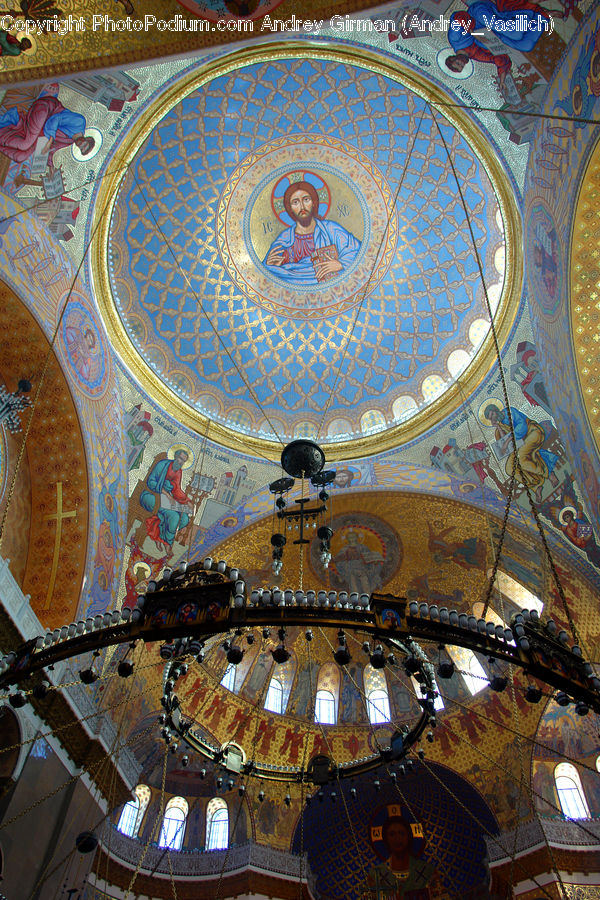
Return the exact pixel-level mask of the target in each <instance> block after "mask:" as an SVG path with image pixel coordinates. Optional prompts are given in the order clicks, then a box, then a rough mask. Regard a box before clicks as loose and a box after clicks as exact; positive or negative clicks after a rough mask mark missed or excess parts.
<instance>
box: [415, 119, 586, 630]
mask: <svg viewBox="0 0 600 900" xmlns="http://www.w3.org/2000/svg"><path fill="white" fill-rule="evenodd" d="M428 105H429V109H430V111H431V115H432V118H433V120H434V122H435V124H436V128H437V130H438V134H439V135H440V138H441V140H442V142H443V144H444V148H445V150H446V154H447V156H448V161H449V163H450V166H451V168H452V172H453V174H454V180H455V182H456V187H457V190H458V193H459V195H460V201H461V204H462V207H463V210H464V213H465V219H466V222H467V226H468V229H469V234H470V236H471V241H472V244H473V252H474V254H475V258H476V261H477V268H478V269H479V275H480V279H481V284H482V287H483V294H484V297H485V302H486V306H487V309H488V315H489V317H490V330H491V332H492V337H493V342H494V350H495V352H496V361H497V364H498V371H499V373H500V383H501V385H502V396H503V398H504V403H505V408H506V415H507V418H508V426H509V430H510V435H511V439H512V445H513V454H514V457H515V460H516V465H517V469H518V471H519V475H520V478H521V482H522V484H523V486H524V488H525V492H526V494H527V499H528V501H529V506H530V508H531V512H532V515H533V518H534V519H535V523H536V526H537V529H538V532H539V535H540V539H541V541H542V545H543V547H544V552H545V553H546V556H547V558H548V561H549V563H550V567H551V569H552V574H553V576H554V583H555V585H556V589H557V591H558V595H559V597H560V600H561V603H562V606H563V609H564V611H565V614H566V616H567V621H568V623H569V627H570V628H571V632H572V634H573V637H574V638H575V641H576V642H577V644H579V646H583V645H582V644H581V640H580V637H579V634H578V631H577V628H576V626H575V623H574V621H573V618H572V616H571V611H570V609H569V606H568V604H567V600H566V597H565V593H564V590H563V586H562V582H561V580H560V577H559V575H558V571H557V569H556V566H555V564H554V560H553V558H552V554H551V552H550V547H549V545H548V542H547V540H546V535H545V533H544V528H543V526H542V522H541V520H540V517H539V514H538V511H537V507H536V505H535V502H534V500H533V496H532V494H531V490H530V488H529V484H528V483H527V478H526V476H525V473H524V472H523V468H522V466H521V461H520V459H519V456H518V452H517V451H518V448H517V437H516V434H515V427H514V422H513V418H512V411H511V408H510V402H509V398H508V387H507V383H506V374H505V372H504V365H503V363H502V354H501V352H500V345H499V343H498V335H497V333H496V328H495V325H494V315H493V312H492V307H491V304H490V299H489V296H488V291H487V285H486V282H485V276H484V273H483V266H482V263H481V256H480V254H479V248H478V246H477V241H476V239H475V234H474V233H473V225H472V223H471V218H470V216H469V212H468V207H467V204H466V200H465V196H464V192H463V189H462V185H461V183H460V181H459V179H458V173H457V171H456V167H455V165H454V160H453V159H452V156H451V154H450V149H449V147H448V144H447V142H446V138H445V136H444V133H443V130H442V128H441V126H440V124H439V122H438V120H437V118H436V116H435V113H434V111H433V108H432V107H431V104H428Z"/></svg>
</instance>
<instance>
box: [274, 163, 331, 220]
mask: <svg viewBox="0 0 600 900" xmlns="http://www.w3.org/2000/svg"><path fill="white" fill-rule="evenodd" d="M300 181H307V182H308V183H309V184H312V186H313V187H314V189H315V190H316V192H317V197H318V198H319V209H318V214H319V217H320V218H324V217H325V216H326V215H327V213H328V212H329V207H330V206H331V193H330V191H329V187H328V185H327V182H326V181H324V179H323V178H322V177H321V176H320V175H317V173H316V172H313V171H311V170H310V169H294V171H293V172H287V173H286V174H285V175H283V176H282V177H281V178H279V179H278V180H277V181H276V182H275V184H274V185H273V190H272V191H271V209H272V210H273V212H274V213H275V215H276V216H277V218H278V219H279V221H280V222H282V223H283V224H284V225H285V226H286V228H288V227H289V226H290V225H295V222H294V220H293V219H292V218H291V216H289V215H288V214H287V212H286V210H285V207H284V205H283V195H284V194H285V192H286V190H287V189H288V187H289V186H290V184H294V183H295V182H300Z"/></svg>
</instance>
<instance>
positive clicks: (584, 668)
mask: <svg viewBox="0 0 600 900" xmlns="http://www.w3.org/2000/svg"><path fill="white" fill-rule="evenodd" d="M292 626H298V627H302V628H306V629H311V628H312V627H319V628H328V629H337V630H338V632H339V633H340V634H341V635H344V634H345V632H346V631H352V632H360V633H362V634H365V635H367V636H372V637H373V639H374V640H376V641H378V642H379V644H380V645H382V646H383V645H385V646H386V647H387V648H389V649H390V650H391V651H392V653H393V654H395V653H397V654H399V655H400V656H401V657H402V659H400V660H396V659H393V661H391V660H390V658H389V656H388V659H387V660H386V661H385V664H387V665H389V664H392V665H398V664H399V665H403V666H404V669H405V671H406V672H407V674H411V675H412V674H417V675H418V680H420V681H421V690H422V694H423V697H422V698H421V700H420V701H419V702H420V705H421V707H422V712H421V714H420V716H419V718H418V721H417V722H416V724H414V726H413V727H412V729H408V727H407V726H405V728H404V729H403V730H402V731H397V732H395V733H394V734H393V735H392V738H391V741H390V746H389V747H386V748H383V749H382V750H381V751H380V753H378V754H374V755H373V756H372V757H369V758H364V759H360V760H354V761H352V762H351V763H348V764H341V765H339V766H336V764H335V763H334V762H333V761H332V760H327V759H326V758H325V759H326V762H323V761H322V762H321V764H320V766H315V765H314V761H313V765H312V769H311V764H310V762H309V765H308V766H307V768H306V770H302V769H292V768H289V767H287V768H286V767H276V766H270V765H268V764H266V763H260V762H257V761H256V760H247V761H244V762H243V764H241V765H238V764H239V760H236V761H235V762H234V761H233V757H234V756H235V754H231V758H230V767H229V768H230V771H234V768H233V767H234V766H236V767H237V768H236V769H235V771H237V772H241V773H242V774H246V775H252V776H257V777H260V778H266V779H270V780H279V781H281V780H285V781H288V782H292V781H304V782H308V783H313V784H323V783H327V782H328V781H331V780H333V779H334V778H336V779H337V778H341V777H347V776H352V775H356V774H359V773H362V772H364V771H368V770H370V769H373V768H375V767H376V766H378V765H380V764H381V763H382V762H393V761H398V760H401V759H403V758H404V757H405V756H406V755H407V753H408V752H409V750H410V749H411V748H412V747H414V745H415V744H416V743H417V741H418V740H419V738H420V737H421V735H422V734H423V731H424V730H425V728H426V727H427V724H428V723H429V724H434V722H435V712H434V700H435V697H436V695H437V690H436V688H437V686H436V681H435V672H434V667H433V665H432V663H431V662H430V661H429V660H428V659H427V657H426V655H425V653H424V652H423V651H422V649H421V647H420V645H419V643H418V642H420V641H427V642H435V643H436V644H437V645H443V646H447V645H449V646H454V645H455V646H459V647H465V648H467V649H469V650H472V651H474V652H478V653H482V654H485V655H486V656H487V657H488V658H490V659H493V660H501V661H504V662H506V663H510V664H512V665H516V666H519V667H520V668H521V669H523V670H524V671H525V673H526V674H527V675H528V676H529V677H530V679H535V680H537V681H539V682H542V683H543V684H545V685H548V686H549V687H551V688H553V689H555V690H556V691H557V692H558V693H557V694H556V699H557V701H558V702H559V703H560V704H562V705H568V704H569V703H571V702H574V703H575V710H576V712H577V713H578V714H580V715H585V714H587V712H588V711H589V710H590V709H593V710H594V711H595V712H597V713H600V678H598V676H597V675H596V673H595V671H594V669H593V667H592V664H591V663H590V662H588V661H586V660H585V659H584V658H583V656H582V653H581V650H580V648H579V647H578V646H577V645H573V646H569V637H568V634H567V632H566V631H564V630H563V629H561V628H560V627H559V626H558V625H557V624H556V623H555V622H554V621H553V620H552V619H549V620H548V621H546V622H545V623H542V622H541V621H540V619H539V615H538V614H537V612H535V611H533V610H532V611H528V610H523V611H522V612H521V613H516V614H514V615H513V617H512V620H511V625H510V627H508V626H507V627H503V626H502V625H499V624H496V623H495V622H489V621H485V620H484V619H477V618H476V617H475V616H472V615H467V614H466V613H463V612H461V613H459V612H457V611H456V610H451V609H448V608H446V607H440V606H437V605H435V604H433V605H429V604H427V603H424V602H421V603H419V602H416V601H412V602H410V603H408V602H407V601H406V600H405V599H404V598H401V597H396V596H393V595H390V594H378V593H375V594H373V595H371V596H367V595H361V596H359V595H358V594H347V593H346V592H341V593H339V594H337V593H336V592H334V591H330V592H329V593H327V592H325V591H318V592H314V591H307V592H304V591H295V592H292V591H282V590H280V589H278V588H274V589H273V590H272V591H252V592H251V593H250V596H248V595H247V592H246V586H245V583H244V582H243V580H242V579H240V577H239V571H238V570H237V569H236V568H233V567H229V566H228V565H227V563H226V562H225V561H223V560H220V561H215V560H213V559H212V558H210V557H208V558H207V559H205V560H204V561H203V562H200V563H195V564H193V565H191V566H189V567H188V566H187V565H186V564H185V563H183V564H180V565H179V567H178V568H177V569H176V570H174V571H172V570H170V569H165V570H164V573H163V577H162V579H161V581H160V582H158V583H154V582H151V583H150V584H149V585H148V592H147V594H146V595H145V596H144V597H140V599H139V601H138V604H137V606H136V607H135V609H133V610H131V609H129V608H123V609H122V610H115V611H113V612H107V613H104V614H103V615H102V614H99V615H96V616H94V617H89V618H88V619H86V620H80V621H79V622H73V623H71V624H69V625H63V626H62V627H61V628H55V629H54V630H52V631H48V632H47V633H46V634H45V635H40V636H39V637H37V638H34V639H32V640H30V641H27V642H26V643H25V644H23V645H22V646H21V647H19V648H18V649H17V650H15V651H12V652H10V653H9V654H8V655H7V656H5V657H4V658H3V659H2V660H0V689H3V688H4V689H7V688H10V687H13V686H18V687H19V690H18V691H17V692H16V693H13V694H11V695H10V696H9V702H10V703H11V704H12V705H13V706H17V707H18V706H22V705H24V703H26V702H27V694H26V693H25V692H26V691H27V690H30V691H31V692H32V693H33V694H34V696H35V697H36V699H37V700H43V698H44V696H45V694H46V693H48V690H49V685H47V684H46V683H45V682H44V681H43V680H42V679H41V678H40V673H42V672H43V670H44V669H46V668H49V667H51V666H53V665H55V664H56V663H58V662H59V661H61V660H64V659H69V658H71V657H75V656H78V655H81V654H85V653H89V652H94V651H98V650H102V649H103V648H106V647H110V646H116V645H119V644H123V643H132V642H135V641H137V640H143V641H144V642H146V643H151V642H160V643H161V651H160V652H161V656H162V658H163V659H165V660H166V662H167V665H166V667H165V678H164V681H163V684H164V685H166V684H167V682H169V681H170V680H171V677H170V676H171V675H172V674H173V672H172V664H173V662H175V663H184V662H185V659H186V657H196V658H198V657H200V659H201V658H202V656H203V645H204V642H205V641H206V640H207V639H209V638H215V637H217V638H218V637H219V636H220V635H223V636H226V635H229V634H232V633H233V634H235V633H237V634H238V635H241V634H243V633H244V631H245V630H250V629H254V628H279V629H284V631H283V639H282V641H281V644H282V645H284V643H285V628H288V627H292ZM280 637H281V634H280ZM344 646H345V639H344V640H342V638H340V647H341V648H342V649H344ZM340 647H338V651H335V652H334V654H333V655H334V658H335V659H336V660H337V661H338V663H340V664H341V665H344V664H347V662H348V661H349V659H350V654H349V652H347V655H346V654H344V653H342V654H341V655H340V653H339V651H340ZM274 652H275V651H274ZM239 658H240V660H241V653H240V657H239ZM238 661H239V660H238ZM121 667H122V668H121ZM132 671H133V666H132V665H131V664H130V663H127V662H125V663H121V664H120V669H119V674H120V675H122V676H123V677H126V676H128V675H130V674H132ZM36 675H37V677H36ZM80 677H81V680H82V681H83V682H84V683H86V684H91V683H93V682H94V681H95V680H96V678H97V677H98V676H97V675H96V674H95V673H94V672H93V669H92V668H87V669H84V670H82V671H81V673H80ZM438 677H441V678H444V677H448V674H447V672H446V673H444V672H443V671H442V667H441V666H440V668H439V669H438ZM490 687H491V689H493V690H497V691H500V690H503V689H504V688H505V687H506V678H503V677H501V676H495V677H492V678H491V680H490ZM525 696H526V698H527V699H528V700H529V701H530V702H532V703H535V702H538V701H539V700H540V699H541V691H539V689H538V688H537V687H536V686H535V685H534V684H530V687H529V688H528V691H527V692H526V695H525ZM162 705H163V708H164V713H162V714H161V715H163V716H164V717H165V721H164V725H165V730H166V733H167V734H168V735H169V737H171V736H172V737H173V738H174V739H175V740H177V741H178V740H181V741H183V742H184V743H185V744H187V745H188V746H189V747H190V748H191V749H193V750H194V751H195V752H199V753H201V754H202V755H203V756H205V757H206V758H207V759H209V760H211V761H212V762H215V763H221V764H222V765H223V766H224V767H225V768H227V767H228V766H227V757H228V755H230V754H228V753H227V752H226V747H215V746H214V745H212V744H210V742H208V741H207V740H206V739H205V738H204V737H202V735H199V734H198V733H197V732H195V731H194V729H193V727H192V722H191V720H189V719H188V718H187V717H186V716H185V715H184V714H183V712H182V710H181V708H180V703H179V701H178V699H177V695H176V693H175V692H174V690H173V688H172V687H171V688H169V689H168V690H164V691H163V697H162ZM163 736H165V735H164V734H163Z"/></svg>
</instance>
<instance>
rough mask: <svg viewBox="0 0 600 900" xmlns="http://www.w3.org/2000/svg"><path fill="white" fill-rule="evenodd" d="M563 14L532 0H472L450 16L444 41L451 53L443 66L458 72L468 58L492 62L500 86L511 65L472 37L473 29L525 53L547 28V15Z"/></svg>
mask: <svg viewBox="0 0 600 900" xmlns="http://www.w3.org/2000/svg"><path fill="white" fill-rule="evenodd" d="M563 13H564V10H562V9H560V10H547V9H543V7H541V6H539V5H538V4H537V3H535V2H534V0H474V2H473V3H470V4H469V5H468V6H467V9H466V10H458V11H457V12H454V13H452V15H451V16H450V27H449V29H448V41H449V43H450V46H451V47H452V49H453V50H454V54H452V55H451V56H448V57H447V59H446V61H445V62H446V66H447V67H448V68H449V69H450V71H451V72H456V73H459V72H462V70H463V69H464V67H465V66H466V64H467V63H468V62H469V60H470V59H476V60H478V61H479V62H487V63H493V64H494V65H495V66H496V69H497V71H498V78H499V80H500V85H501V86H502V85H503V84H504V80H505V78H506V75H507V73H508V72H510V69H511V68H512V61H511V58H510V56H508V55H507V54H506V53H500V54H494V53H492V52H491V51H490V50H488V48H487V47H486V46H484V44H482V43H481V41H478V40H476V39H475V38H474V37H473V32H476V33H481V32H488V33H490V32H491V33H492V34H495V35H496V37H498V38H500V40H501V41H502V43H503V44H506V46H507V47H512V48H514V49H515V50H520V52H521V53H529V52H530V51H531V50H533V48H534V47H535V45H536V44H537V42H538V40H539V39H540V37H541V36H542V34H544V32H546V31H551V16H552V15H556V16H560V17H561V18H562V17H563Z"/></svg>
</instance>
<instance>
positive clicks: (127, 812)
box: [117, 797, 140, 837]
mask: <svg viewBox="0 0 600 900" xmlns="http://www.w3.org/2000/svg"><path fill="white" fill-rule="evenodd" d="M139 809H140V801H139V800H138V798H137V797H136V798H135V800H129V802H128V803H126V804H125V806H124V807H123V811H122V813H121V816H120V818H119V824H118V825H117V828H118V829H119V831H120V832H121V834H126V835H127V837H134V831H135V826H136V822H137V817H138V812H139Z"/></svg>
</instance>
